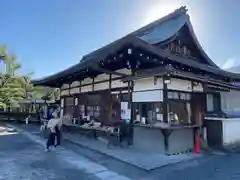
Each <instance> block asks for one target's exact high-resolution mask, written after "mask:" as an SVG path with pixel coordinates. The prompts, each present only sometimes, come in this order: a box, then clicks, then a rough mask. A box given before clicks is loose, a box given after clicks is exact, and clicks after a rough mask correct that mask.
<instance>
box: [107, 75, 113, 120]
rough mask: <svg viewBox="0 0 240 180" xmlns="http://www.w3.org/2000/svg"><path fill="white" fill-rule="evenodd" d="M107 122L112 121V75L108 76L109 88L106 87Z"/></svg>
mask: <svg viewBox="0 0 240 180" xmlns="http://www.w3.org/2000/svg"><path fill="white" fill-rule="evenodd" d="M108 89H109V90H108V93H109V94H108V122H111V121H112V94H111V91H112V74H110V75H109V87H108Z"/></svg>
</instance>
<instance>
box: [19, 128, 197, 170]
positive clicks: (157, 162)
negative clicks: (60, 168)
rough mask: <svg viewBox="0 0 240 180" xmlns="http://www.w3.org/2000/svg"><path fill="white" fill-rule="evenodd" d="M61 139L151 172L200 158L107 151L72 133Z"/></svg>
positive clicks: (104, 147) (92, 140)
mask: <svg viewBox="0 0 240 180" xmlns="http://www.w3.org/2000/svg"><path fill="white" fill-rule="evenodd" d="M28 126H30V125H28ZM23 127H24V126H23ZM24 128H26V127H24ZM35 128H36V127H35ZM38 133H39V128H37V129H36V134H38ZM63 137H64V139H66V140H68V141H71V142H73V143H75V144H78V145H79V146H82V147H84V148H88V149H91V150H93V151H97V152H99V153H102V154H105V155H107V156H110V157H112V158H115V159H117V160H119V161H123V162H125V163H128V164H130V165H132V166H136V167H138V168H141V169H143V170H153V169H157V168H161V167H164V166H167V165H171V164H175V163H180V162H184V161H189V160H192V159H194V158H198V157H200V156H201V155H199V154H193V153H188V154H181V155H174V156H167V155H165V154H161V153H147V152H141V151H139V149H135V148H134V147H131V148H130V147H128V148H127V147H125V148H118V147H115V148H113V149H109V148H108V147H107V144H106V143H105V142H102V141H100V140H95V139H90V138H87V137H84V136H82V135H80V134H78V133H74V134H72V133H66V132H65V133H64V136H63Z"/></svg>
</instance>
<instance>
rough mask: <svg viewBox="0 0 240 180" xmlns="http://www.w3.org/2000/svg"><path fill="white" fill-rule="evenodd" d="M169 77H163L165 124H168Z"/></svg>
mask: <svg viewBox="0 0 240 180" xmlns="http://www.w3.org/2000/svg"><path fill="white" fill-rule="evenodd" d="M166 80H168V79H167V77H166V76H163V122H165V123H168V90H167V83H166Z"/></svg>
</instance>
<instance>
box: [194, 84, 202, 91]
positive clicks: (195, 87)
mask: <svg viewBox="0 0 240 180" xmlns="http://www.w3.org/2000/svg"><path fill="white" fill-rule="evenodd" d="M192 91H194V92H203V84H202V83H200V82H193V87H192Z"/></svg>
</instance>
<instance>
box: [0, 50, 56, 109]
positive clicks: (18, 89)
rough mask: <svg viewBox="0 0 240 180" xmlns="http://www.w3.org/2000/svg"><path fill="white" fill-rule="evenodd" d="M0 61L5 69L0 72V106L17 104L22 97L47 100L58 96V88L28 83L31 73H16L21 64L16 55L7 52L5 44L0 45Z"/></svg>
mask: <svg viewBox="0 0 240 180" xmlns="http://www.w3.org/2000/svg"><path fill="white" fill-rule="evenodd" d="M0 62H3V63H4V65H5V71H4V72H1V73H0V107H9V106H18V105H19V103H20V101H21V100H23V99H27V100H37V99H43V100H45V101H48V100H57V99H58V98H59V97H60V91H59V89H53V88H47V87H41V86H37V87H35V86H33V84H31V83H30V81H31V76H32V73H29V74H27V75H19V74H17V70H18V69H19V68H21V64H19V63H18V62H17V58H16V56H14V55H12V54H9V53H8V52H7V48H6V46H0Z"/></svg>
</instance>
